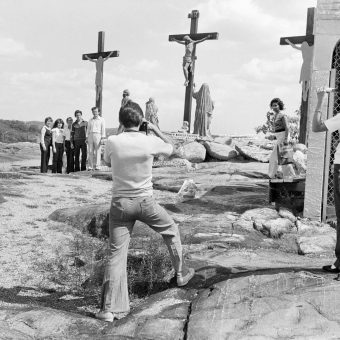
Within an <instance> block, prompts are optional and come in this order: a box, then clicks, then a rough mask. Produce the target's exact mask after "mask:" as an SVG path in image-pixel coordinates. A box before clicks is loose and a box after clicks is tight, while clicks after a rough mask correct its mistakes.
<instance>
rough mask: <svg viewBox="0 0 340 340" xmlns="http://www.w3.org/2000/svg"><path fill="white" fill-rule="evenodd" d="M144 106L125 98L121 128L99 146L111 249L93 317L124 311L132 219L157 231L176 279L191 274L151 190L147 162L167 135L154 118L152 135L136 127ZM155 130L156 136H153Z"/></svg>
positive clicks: (164, 145)
mask: <svg viewBox="0 0 340 340" xmlns="http://www.w3.org/2000/svg"><path fill="white" fill-rule="evenodd" d="M142 117H143V111H142V109H141V108H140V106H139V105H138V104H136V103H134V102H132V101H131V102H129V103H128V104H127V105H125V106H124V107H122V108H121V109H120V111H119V122H120V124H121V125H122V126H123V127H124V131H123V132H122V133H121V134H119V135H114V136H110V137H109V138H108V140H107V143H106V146H105V152H104V161H105V163H106V164H107V165H108V166H111V167H112V180H113V195H112V202H111V209H110V219H109V225H110V226H109V232H110V238H109V249H110V255H109V259H108V262H107V264H106V266H105V274H104V279H103V287H102V298H101V301H102V302H101V303H102V305H101V310H100V312H99V313H97V314H96V317H97V318H98V319H101V320H104V321H113V319H115V318H116V319H120V318H121V317H124V316H125V315H126V314H127V313H128V312H129V309H130V308H129V295H128V286H127V272H126V265H127V253H128V247H129V242H130V235H131V233H132V229H133V225H134V223H135V222H136V220H139V221H142V222H144V223H145V224H147V225H149V226H150V227H151V228H152V229H153V230H155V231H156V232H158V233H160V234H161V235H162V237H163V239H164V242H165V243H166V245H167V247H168V250H169V253H170V258H171V262H172V264H173V267H174V269H175V271H176V274H177V285H178V286H184V285H186V284H187V283H188V282H189V280H191V279H192V277H193V276H194V274H195V271H194V269H193V268H187V267H186V266H185V264H184V260H183V253H182V244H181V239H180V235H179V231H178V226H177V224H176V223H175V222H174V221H173V219H172V218H171V217H170V216H169V214H168V213H167V212H166V211H165V210H164V209H163V208H162V207H161V206H160V205H159V204H158V203H156V202H155V200H154V198H153V196H152V194H153V190H152V162H153V158H154V156H156V155H159V154H163V155H167V156H170V155H171V154H172V152H173V145H172V143H171V141H170V140H169V139H168V138H167V137H166V136H165V135H163V134H162V132H161V131H160V130H159V129H158V128H157V127H156V126H155V125H153V124H151V123H149V124H148V128H149V130H152V131H153V132H154V134H155V136H153V135H152V136H148V135H146V134H145V133H143V132H140V131H139V128H140V125H141V123H142V121H143V120H142ZM156 136H158V137H156Z"/></svg>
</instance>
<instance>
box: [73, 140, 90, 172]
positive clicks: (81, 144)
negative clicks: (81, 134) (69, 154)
mask: <svg viewBox="0 0 340 340" xmlns="http://www.w3.org/2000/svg"><path fill="white" fill-rule="evenodd" d="M73 144H74V171H80V170H81V171H84V170H86V158H87V145H86V143H85V139H80V140H75V141H74V142H73ZM80 150H81V166H80V164H79V157H80Z"/></svg>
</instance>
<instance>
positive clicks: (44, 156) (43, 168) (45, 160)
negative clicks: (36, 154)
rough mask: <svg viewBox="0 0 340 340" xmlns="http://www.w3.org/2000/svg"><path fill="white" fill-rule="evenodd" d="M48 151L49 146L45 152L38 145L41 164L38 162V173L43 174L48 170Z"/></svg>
mask: <svg viewBox="0 0 340 340" xmlns="http://www.w3.org/2000/svg"><path fill="white" fill-rule="evenodd" d="M50 150H51V145H47V146H46V151H44V149H43V148H42V146H41V144H40V151H41V162H40V172H41V173H44V172H47V170H48V161H49V160H50Z"/></svg>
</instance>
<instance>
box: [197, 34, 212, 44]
mask: <svg viewBox="0 0 340 340" xmlns="http://www.w3.org/2000/svg"><path fill="white" fill-rule="evenodd" d="M209 38H210V34H208V35H207V36H206V37H204V38H202V39H200V40H196V41H194V42H193V43H194V44H199V43H201V42H203V41H205V40H207V39H209Z"/></svg>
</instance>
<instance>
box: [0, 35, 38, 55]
mask: <svg viewBox="0 0 340 340" xmlns="http://www.w3.org/2000/svg"><path fill="white" fill-rule="evenodd" d="M0 56H4V57H17V58H20V57H39V58H40V57H41V53H39V52H36V51H29V50H28V49H27V48H26V46H25V44H23V43H22V42H19V41H15V40H14V39H12V38H3V37H2V38H1V37H0Z"/></svg>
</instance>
